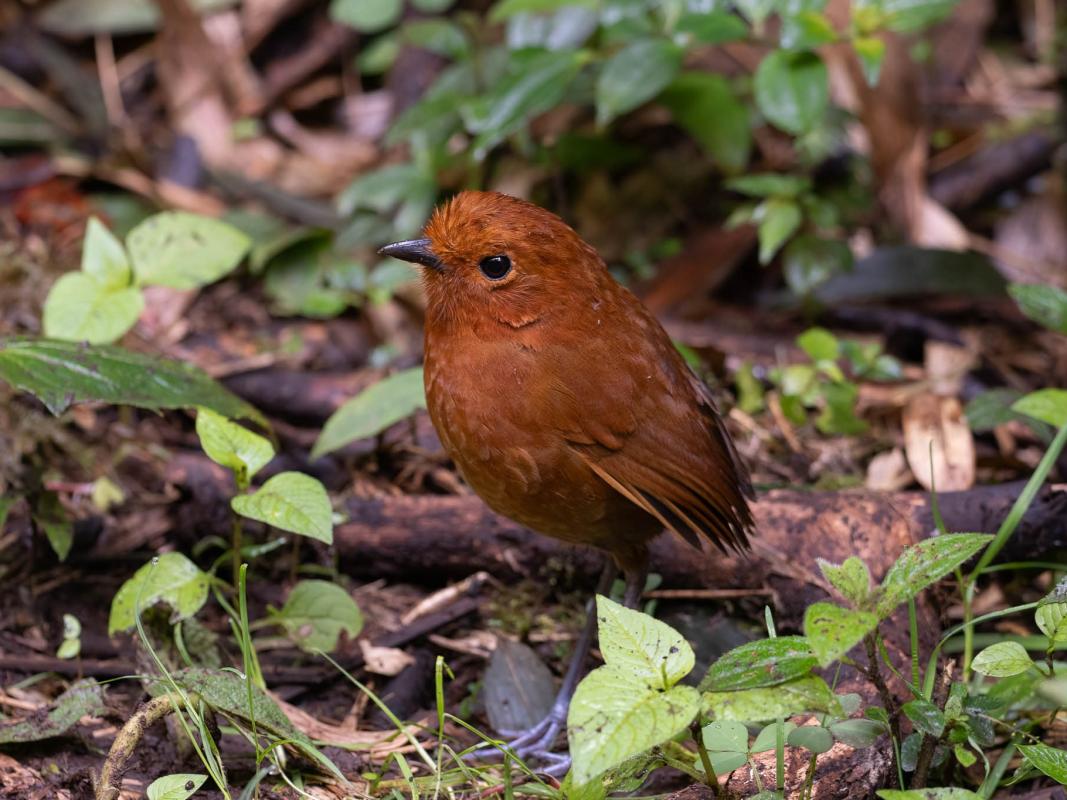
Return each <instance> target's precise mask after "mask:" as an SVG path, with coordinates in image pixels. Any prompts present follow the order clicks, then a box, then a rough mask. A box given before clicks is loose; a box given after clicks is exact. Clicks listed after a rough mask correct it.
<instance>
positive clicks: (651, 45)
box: [596, 39, 682, 125]
mask: <svg viewBox="0 0 1067 800" xmlns="http://www.w3.org/2000/svg"><path fill="white" fill-rule="evenodd" d="M681 65H682V50H681V49H680V48H679V47H678V46H677V45H675V44H673V43H672V42H669V41H667V40H665V39H639V40H637V41H635V42H632V43H630V44H628V45H627V46H626V47H624V48H623V49H622V50H620V51H619V52H618V53H616V54H615V55H613V56H612V57H611V58H609V59H608V61H607V63H605V64H604V67H603V69H602V70H601V71H600V75H599V77H598V78H597V82H596V119H597V124H599V125H605V124H607V123H608V122H610V121H611V120H613V119H615V117H617V116H619V115H620V114H625V113H626V112H627V111H630V110H632V109H634V108H637V107H638V106H639V105H641V104H642V103H645V102H647V101H649V100H651V99H652V98H653V97H655V96H656V95H658V94H659V93H660V92H661V91H662V90H663V89H665V88H666V87H667V85H668V84H670V82H671V81H672V80H674V77H675V75H677V74H678V69H679V68H680V67H681Z"/></svg>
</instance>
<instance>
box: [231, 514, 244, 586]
mask: <svg viewBox="0 0 1067 800" xmlns="http://www.w3.org/2000/svg"><path fill="white" fill-rule="evenodd" d="M230 513H231V516H232V517H233V527H232V530H231V533H230V548H231V549H232V551H233V587H234V589H236V588H237V585H238V584H239V583H240V582H241V544H242V542H241V520H240V518H239V517H238V516H237V514H236V513H235V512H230Z"/></svg>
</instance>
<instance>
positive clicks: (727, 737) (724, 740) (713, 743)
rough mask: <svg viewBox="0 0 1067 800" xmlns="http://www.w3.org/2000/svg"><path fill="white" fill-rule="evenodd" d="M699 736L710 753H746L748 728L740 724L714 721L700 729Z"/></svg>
mask: <svg viewBox="0 0 1067 800" xmlns="http://www.w3.org/2000/svg"><path fill="white" fill-rule="evenodd" d="M701 735H702V736H703V738H704V746H705V747H706V748H707V749H708V750H709V751H711V752H722V753H746V754H747V753H748V728H746V727H745V726H744V725H742V724H741V723H740V722H734V721H728V720H715V721H714V722H709V723H708V724H707V725H705V726H704V727H703V728H702V729H701Z"/></svg>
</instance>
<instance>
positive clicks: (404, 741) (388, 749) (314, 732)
mask: <svg viewBox="0 0 1067 800" xmlns="http://www.w3.org/2000/svg"><path fill="white" fill-rule="evenodd" d="M267 694H269V695H270V696H271V699H273V700H274V702H275V703H277V704H278V706H279V707H280V708H281V710H282V712H283V713H284V714H285V716H286V717H288V718H289V721H290V722H292V723H293V725H294V726H295V727H296V729H297V730H298V731H300V732H301V733H304V734H306V735H307V736H310V737H311V738H312V739H315V740H316V741H319V742H323V743H325V744H331V745H334V746H336V747H343V748H345V749H349V750H364V749H369V750H370V753H371V754H372V755H373V756H374V757H381V756H385V755H386V754H388V753H400V752H404V753H407V752H411V751H412V750H414V748H413V747H412V746H411V743H410V742H409V741H408V735H410V736H414V737H416V738H417V737H418V735H419V734H420V733H422V730H421V729H420V728H419V727H418V726H416V725H408V726H407V727H406V728H405V729H404V730H403V731H400V730H397V729H396V728H391V729H389V730H386V731H361V730H356V729H355V728H350V727H347V726H343V725H331V724H330V723H328V722H322V721H321V720H318V719H316V718H315V717H313V716H311V715H310V714H309V713H307V712H306V711H304V710H303V709H301V708H297V707H296V706H294V705H290V704H289V703H287V702H285V701H284V700H282V699H281V698H280V697H278V696H277V695H276V694H273V693H271V692H267ZM405 734H407V735H405Z"/></svg>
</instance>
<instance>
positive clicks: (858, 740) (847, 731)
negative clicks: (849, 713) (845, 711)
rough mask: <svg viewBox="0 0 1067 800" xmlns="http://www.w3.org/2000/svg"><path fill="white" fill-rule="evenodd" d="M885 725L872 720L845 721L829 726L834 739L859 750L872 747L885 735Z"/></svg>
mask: <svg viewBox="0 0 1067 800" xmlns="http://www.w3.org/2000/svg"><path fill="white" fill-rule="evenodd" d="M886 730H887V729H886V726H885V723H882V722H877V721H875V720H873V719H845V720H841V721H840V722H835V723H833V724H832V725H830V733H832V734H833V736H834V738H835V739H836V740H837V741H839V742H843V743H844V744H847V745H848V746H849V747H855V748H856V749H857V750H861V749H863V748H865V747H870V746H872V745H873V744H874V743H875V742H877V741H878V739H880V738H881V737H882V736H883V735H885V733H886Z"/></svg>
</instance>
